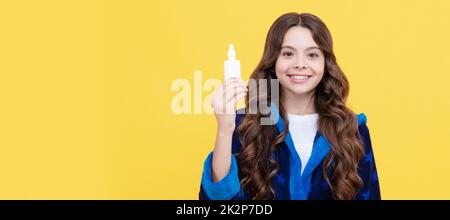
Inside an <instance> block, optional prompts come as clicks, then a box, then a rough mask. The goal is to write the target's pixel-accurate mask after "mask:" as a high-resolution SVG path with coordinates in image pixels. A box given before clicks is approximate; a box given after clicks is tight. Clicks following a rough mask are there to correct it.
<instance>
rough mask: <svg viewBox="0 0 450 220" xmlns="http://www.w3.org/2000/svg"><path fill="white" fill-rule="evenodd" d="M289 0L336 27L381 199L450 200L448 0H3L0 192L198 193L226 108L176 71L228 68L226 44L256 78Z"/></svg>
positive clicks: (82, 195)
mask: <svg viewBox="0 0 450 220" xmlns="http://www.w3.org/2000/svg"><path fill="white" fill-rule="evenodd" d="M290 11H296V12H310V13H313V14H316V15H318V16H319V17H320V18H322V19H323V20H324V21H325V23H326V24H327V25H328V27H329V29H330V30H331V32H332V35H333V38H334V43H335V53H336V55H337V58H338V62H339V64H340V65H341V67H342V68H343V70H344V72H345V73H346V74H347V76H348V78H349V81H350V85H351V93H350V98H349V105H350V107H351V108H353V109H354V111H355V112H364V113H366V115H367V116H368V125H369V128H370V131H371V135H372V142H373V147H374V151H375V157H376V162H377V166H378V172H379V178H380V181H381V189H382V197H383V198H384V199H450V188H449V186H450V176H449V174H450V160H449V155H450V149H449V146H450V135H449V130H450V129H449V128H448V127H449V125H450V116H449V113H450V97H449V94H450V89H449V87H450V71H449V64H450V42H449V39H450V28H449V27H450V13H448V12H449V11H450V3H449V2H448V1H445V0H440V1H438V0H433V1H430V0H427V1H426V0H423V1H412V0H403V1H391V0H383V1H369V0H366V1H359V0H358V1H356V0H355V1H349V0H347V1H332V0H330V1H317V0H309V1H236V0H229V1H220V2H219V1H184V0H180V1H165V0H164V1H163V0H160V1H132V0H128V1H117V0H108V1H91V0H78V1H59V0H54V1H49V0H43V1H33V0H29V1H24V0H19V1H1V2H0V198H1V199H197V195H198V190H199V183H200V175H201V171H202V166H203V160H204V158H205V157H206V155H207V154H208V153H209V152H210V151H211V150H212V149H213V144H214V139H215V129H216V124H215V119H214V117H213V116H212V115H208V114H197V115H175V114H173V113H172V111H171V106H170V104H171V100H172V98H173V97H174V96H175V95H176V94H177V93H176V92H173V91H171V84H172V82H173V81H174V80H175V79H188V80H189V81H190V82H191V83H192V86H193V76H194V71H196V70H198V71H202V72H203V81H205V80H206V79H212V78H218V79H222V76H223V61H224V60H225V59H226V50H227V45H228V43H234V44H235V47H236V50H237V57H238V59H239V60H241V63H242V73H243V77H244V78H248V76H249V75H250V72H251V71H252V70H253V68H254V67H255V66H256V64H257V62H258V61H259V59H260V57H261V55H262V49H263V45H264V41H265V37H266V33H267V31H268V29H269V27H270V25H271V24H272V22H273V21H274V20H275V19H276V18H277V17H278V16H280V15H281V14H283V13H285V12H290ZM208 94H210V92H205V93H204V94H203V95H205V96H206V95H208Z"/></svg>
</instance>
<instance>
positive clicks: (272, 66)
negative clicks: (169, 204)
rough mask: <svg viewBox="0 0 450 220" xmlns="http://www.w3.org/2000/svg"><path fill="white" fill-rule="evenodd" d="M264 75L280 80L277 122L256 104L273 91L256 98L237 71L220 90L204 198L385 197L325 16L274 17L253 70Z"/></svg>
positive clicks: (260, 76) (274, 112) (215, 104)
mask: <svg viewBox="0 0 450 220" xmlns="http://www.w3.org/2000/svg"><path fill="white" fill-rule="evenodd" d="M262 79H263V80H267V81H268V82H269V85H268V87H271V86H272V87H273V86H275V85H273V84H272V85H271V84H270V82H272V83H273V81H270V80H273V79H277V80H278V81H277V82H279V85H280V86H279V88H280V89H279V94H280V96H279V97H280V102H279V105H276V104H273V103H274V100H271V102H270V103H272V104H271V105H272V106H271V111H270V115H269V116H270V117H275V118H276V117H278V116H279V117H278V118H280V120H277V121H276V123H275V124H273V125H265V124H262V123H261V118H262V117H265V116H266V115H265V114H263V113H262V112H261V111H257V112H256V114H250V112H251V111H250V109H249V103H251V102H254V101H255V100H256V101H257V102H262V99H269V100H270V98H271V94H270V93H269V94H267V95H261V94H258V95H257V96H256V97H251V96H249V92H248V88H247V87H246V86H245V85H244V84H243V82H242V81H241V80H240V79H237V78H232V79H229V80H227V81H225V82H224V83H223V84H222V85H221V86H220V87H219V88H218V89H217V91H216V92H215V94H214V96H213V99H212V107H213V109H214V112H215V117H216V121H217V125H218V126H217V134H216V143H215V148H214V151H213V152H212V153H211V154H210V155H209V156H208V157H207V158H206V161H205V164H204V170H203V175H202V183H201V188H200V195H199V196H200V199H221V200H228V199H258V200H260V199H339V200H349V199H364V200H367V199H381V197H380V187H379V182H378V175H377V170H376V166H375V160H374V156H373V151H372V146H371V140H370V135H369V130H368V127H367V125H366V122H367V119H366V116H365V115H364V114H359V115H356V114H355V113H353V111H352V110H351V109H349V108H348V107H347V106H346V100H347V97H348V93H349V83H348V80H347V78H346V76H345V74H344V73H343V71H342V70H341V68H340V67H339V65H338V64H337V62H336V57H335V55H334V52H333V42H332V38H331V34H330V32H329V30H328V28H327V27H326V25H325V24H324V23H323V22H322V21H321V20H320V19H319V18H318V17H316V16H314V15H312V14H307V13H303V14H298V13H288V14H284V15H282V16H281V17H279V18H278V19H277V20H276V21H275V22H274V23H273V24H272V26H271V27H270V30H269V32H268V34H267V39H266V43H265V48H264V53H263V56H262V59H261V61H260V62H259V64H258V66H257V67H256V69H255V70H254V71H253V73H252V75H251V76H250V80H256V83H257V84H258V82H260V80H262ZM258 86H260V85H259V84H258ZM250 94H251V93H250ZM244 97H245V101H246V107H245V109H243V112H244V114H237V113H236V111H235V108H236V103H237V102H238V101H239V100H240V99H242V98H244ZM237 112H238V113H240V112H242V110H240V111H237Z"/></svg>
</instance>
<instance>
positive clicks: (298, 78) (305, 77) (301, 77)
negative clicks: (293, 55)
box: [291, 76, 308, 80]
mask: <svg viewBox="0 0 450 220" xmlns="http://www.w3.org/2000/svg"><path fill="white" fill-rule="evenodd" d="M291 78H292V79H294V80H306V79H308V76H291Z"/></svg>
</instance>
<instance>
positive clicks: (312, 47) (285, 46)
mask: <svg viewBox="0 0 450 220" xmlns="http://www.w3.org/2000/svg"><path fill="white" fill-rule="evenodd" d="M283 48H288V49H291V50H295V48H294V47H293V46H289V45H284V46H282V47H281V49H283ZM313 49H318V50H320V48H319V47H316V46H311V47H308V48H306V50H305V51H307V50H313Z"/></svg>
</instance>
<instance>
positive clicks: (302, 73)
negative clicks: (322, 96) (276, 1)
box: [275, 26, 325, 95]
mask: <svg viewBox="0 0 450 220" xmlns="http://www.w3.org/2000/svg"><path fill="white" fill-rule="evenodd" d="M324 69H325V57H324V55H323V53H322V51H321V50H320V49H319V46H318V45H317V44H316V43H315V42H314V40H313V38H312V34H311V31H310V30H309V29H307V28H303V27H300V26H295V27H292V28H290V29H289V30H288V31H287V32H286V34H285V36H284V39H283V43H282V45H281V51H280V54H279V55H278V58H277V62H276V65H275V72H276V75H277V78H278V80H280V84H281V87H282V90H283V92H288V93H291V94H292V95H303V94H308V93H310V92H311V91H314V89H315V88H316V86H317V85H318V84H319V82H320V80H322V77H323V72H324Z"/></svg>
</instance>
